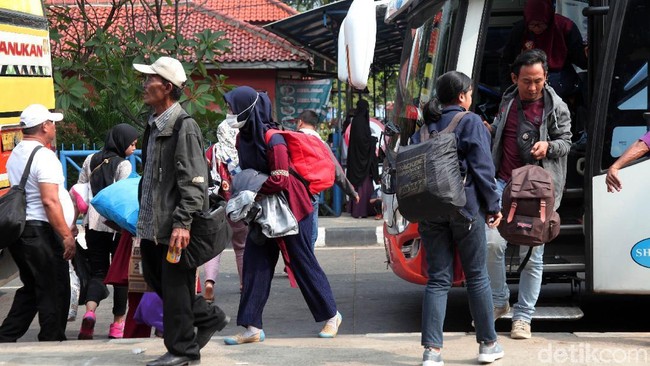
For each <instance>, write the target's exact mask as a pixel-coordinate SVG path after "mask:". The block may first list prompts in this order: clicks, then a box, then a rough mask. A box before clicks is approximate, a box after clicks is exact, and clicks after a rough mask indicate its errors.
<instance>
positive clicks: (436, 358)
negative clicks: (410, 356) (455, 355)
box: [422, 348, 445, 366]
mask: <svg viewBox="0 0 650 366" xmlns="http://www.w3.org/2000/svg"><path fill="white" fill-rule="evenodd" d="M444 365H445V363H444V362H443V361H442V355H441V354H440V351H436V350H433V349H431V348H425V349H424V354H423V355H422V366H444Z"/></svg>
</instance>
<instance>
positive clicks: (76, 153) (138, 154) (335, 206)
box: [58, 133, 343, 217]
mask: <svg viewBox="0 0 650 366" xmlns="http://www.w3.org/2000/svg"><path fill="white" fill-rule="evenodd" d="M340 138H341V134H340V133H336V134H334V143H333V145H334V147H332V152H333V153H334V156H338V154H337V148H336V147H337V146H339V143H338V140H339V139H340ZM207 146H210V145H207ZM97 151H99V150H98V149H96V147H95V144H93V146H92V149H88V148H87V146H86V145H85V144H84V145H82V147H81V150H75V145H71V149H70V150H66V149H65V146H63V145H61V148H60V149H59V150H58V153H59V160H60V161H61V166H62V167H63V177H64V187H65V188H66V189H68V165H70V166H71V167H72V168H74V169H76V170H77V172H81V166H80V165H79V164H77V162H76V161H75V160H73V158H79V157H81V158H83V159H86V157H87V156H88V155H90V154H94V153H96V152H97ZM128 160H129V161H130V162H131V165H132V166H133V171H134V172H135V171H137V169H136V166H137V164H138V163H140V164H142V150H140V149H138V150H135V152H134V153H133V155H131V156H129V157H128ZM342 194H343V192H342V191H341V188H339V186H337V185H336V184H335V185H334V186H333V187H332V207H329V206H328V205H327V203H326V202H325V192H321V193H320V199H319V205H320V206H321V207H323V208H324V209H325V210H326V211H327V212H328V213H329V214H331V215H333V216H337V217H338V216H341V208H342V201H343V196H342Z"/></svg>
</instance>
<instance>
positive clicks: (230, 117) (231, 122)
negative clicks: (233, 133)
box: [226, 113, 246, 128]
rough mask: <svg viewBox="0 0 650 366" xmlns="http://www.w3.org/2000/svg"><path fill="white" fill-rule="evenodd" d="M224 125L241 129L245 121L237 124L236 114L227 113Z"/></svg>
mask: <svg viewBox="0 0 650 366" xmlns="http://www.w3.org/2000/svg"><path fill="white" fill-rule="evenodd" d="M226 123H228V126H230V127H231V128H241V127H243V126H244V124H245V123H246V121H245V120H244V121H241V122H239V121H237V115H236V114H230V113H228V114H226Z"/></svg>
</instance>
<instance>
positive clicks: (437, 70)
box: [394, 0, 459, 144]
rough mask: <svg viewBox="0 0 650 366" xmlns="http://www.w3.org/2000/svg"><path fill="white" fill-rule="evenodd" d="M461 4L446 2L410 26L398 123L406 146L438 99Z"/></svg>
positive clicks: (454, 0) (397, 104)
mask: <svg viewBox="0 0 650 366" xmlns="http://www.w3.org/2000/svg"><path fill="white" fill-rule="evenodd" d="M458 9H459V1H458V0H447V1H445V2H442V3H438V4H436V5H434V6H432V7H430V8H428V9H426V10H424V14H423V15H421V16H419V17H418V18H417V19H413V20H411V21H410V23H409V30H407V32H406V40H405V42H404V48H403V52H402V58H401V62H400V65H401V66H400V71H399V79H398V86H397V96H396V100H395V109H394V111H395V116H394V120H395V122H396V123H397V124H398V125H399V126H400V129H401V139H400V140H401V141H402V143H403V144H406V142H407V141H408V138H409V137H410V136H411V135H412V134H413V132H414V131H415V128H416V122H418V120H420V119H421V116H422V113H421V111H422V106H423V105H424V104H425V103H427V102H428V101H429V100H430V99H431V98H433V97H434V96H435V80H436V79H437V78H438V76H440V75H442V74H443V73H444V72H445V71H447V70H445V64H446V61H447V58H448V57H449V47H450V38H451V37H450V34H451V29H452V26H453V24H454V20H455V19H456V18H457V15H458Z"/></svg>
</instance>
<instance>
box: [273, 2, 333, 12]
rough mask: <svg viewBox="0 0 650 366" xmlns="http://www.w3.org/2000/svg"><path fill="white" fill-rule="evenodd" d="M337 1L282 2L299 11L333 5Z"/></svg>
mask: <svg viewBox="0 0 650 366" xmlns="http://www.w3.org/2000/svg"><path fill="white" fill-rule="evenodd" d="M335 1H336V0H282V2H283V3H285V4H287V5H289V6H291V7H293V8H294V9H296V10H298V11H306V10H311V9H314V8H318V7H320V6H323V5H327V4H331V3H333V2H335Z"/></svg>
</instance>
